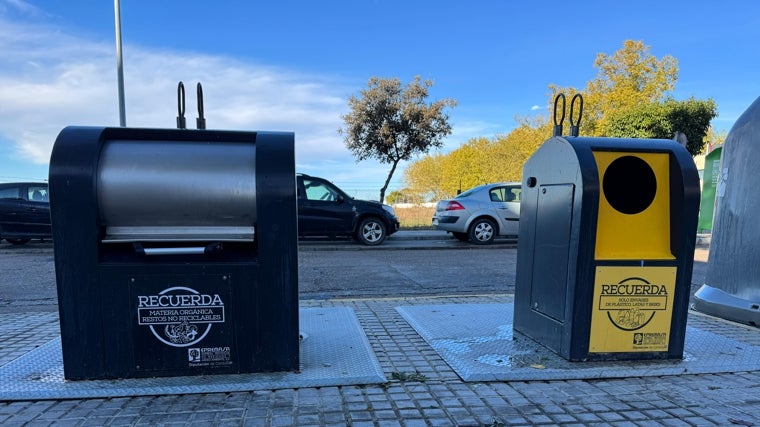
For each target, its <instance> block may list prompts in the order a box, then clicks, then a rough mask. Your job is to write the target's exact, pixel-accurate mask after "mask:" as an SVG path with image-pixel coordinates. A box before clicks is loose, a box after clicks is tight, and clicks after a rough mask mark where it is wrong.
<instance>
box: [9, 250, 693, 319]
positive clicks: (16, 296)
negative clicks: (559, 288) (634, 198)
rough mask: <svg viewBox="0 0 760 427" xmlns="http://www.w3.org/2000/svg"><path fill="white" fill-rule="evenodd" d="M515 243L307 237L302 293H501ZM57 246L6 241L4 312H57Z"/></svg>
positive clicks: (507, 286) (508, 282)
mask: <svg viewBox="0 0 760 427" xmlns="http://www.w3.org/2000/svg"><path fill="white" fill-rule="evenodd" d="M707 254H708V248H707V247H698V248H697V251H696V253H695V260H694V270H693V278H692V283H693V284H694V286H693V287H692V291H695V290H696V289H698V287H699V285H701V284H702V283H704V277H705V270H706V266H707ZM516 255H517V249H516V244H515V242H514V241H513V240H500V241H499V242H497V244H495V245H492V246H488V247H478V246H473V245H470V244H467V243H463V242H459V241H456V240H454V239H451V238H448V237H446V236H445V235H442V236H441V237H440V238H426V239H398V238H397V239H389V240H388V241H387V242H386V243H384V244H383V245H382V246H380V247H377V248H369V247H366V246H362V245H359V244H357V243H353V242H350V241H335V242H302V243H301V244H300V249H299V255H298V256H299V269H298V274H299V292H300V298H301V299H302V300H307V299H334V298H383V297H398V296H444V295H447V296H451V295H486V294H503V293H511V292H513V291H514V285H515V267H516V264H515V263H516ZM57 310H58V306H57V297H56V284H55V267H54V262H53V245H52V243H50V242H43V243H39V242H32V243H29V244H27V245H25V246H13V245H10V244H8V243H6V242H5V241H3V242H2V243H0V313H9V312H40V311H42V312H45V311H57Z"/></svg>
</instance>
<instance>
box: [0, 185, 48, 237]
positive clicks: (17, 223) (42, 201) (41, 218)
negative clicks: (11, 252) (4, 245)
mask: <svg viewBox="0 0 760 427" xmlns="http://www.w3.org/2000/svg"><path fill="white" fill-rule="evenodd" d="M52 237H53V234H52V231H51V227H50V199H49V197H48V185H47V184H45V183H37V182H14V183H4V184H0V239H5V240H7V241H8V242H10V243H13V244H14V245H23V244H25V243H27V242H28V241H30V240H32V239H50V238H52Z"/></svg>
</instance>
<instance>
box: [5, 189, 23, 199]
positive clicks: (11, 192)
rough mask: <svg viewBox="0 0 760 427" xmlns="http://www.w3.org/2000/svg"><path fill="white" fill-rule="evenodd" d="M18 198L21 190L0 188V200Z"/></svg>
mask: <svg viewBox="0 0 760 427" xmlns="http://www.w3.org/2000/svg"><path fill="white" fill-rule="evenodd" d="M20 198H21V188H19V187H9V188H0V199H20Z"/></svg>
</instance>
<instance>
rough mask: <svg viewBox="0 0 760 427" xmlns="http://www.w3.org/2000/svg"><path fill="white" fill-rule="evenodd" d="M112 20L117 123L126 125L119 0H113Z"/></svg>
mask: <svg viewBox="0 0 760 427" xmlns="http://www.w3.org/2000/svg"><path fill="white" fill-rule="evenodd" d="M113 9H114V20H115V21H116V71H117V75H118V79H119V125H120V126H121V127H126V126H127V113H126V111H125V110H126V109H125V106H124V105H125V104H124V63H123V62H122V59H121V13H120V9H121V6H120V5H119V0H113Z"/></svg>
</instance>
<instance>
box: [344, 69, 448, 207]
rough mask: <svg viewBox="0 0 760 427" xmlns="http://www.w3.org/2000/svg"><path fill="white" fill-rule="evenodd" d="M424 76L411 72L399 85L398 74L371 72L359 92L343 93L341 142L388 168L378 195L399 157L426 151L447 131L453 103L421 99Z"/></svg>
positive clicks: (426, 84)
mask: <svg viewBox="0 0 760 427" xmlns="http://www.w3.org/2000/svg"><path fill="white" fill-rule="evenodd" d="M432 86H433V82H432V81H430V80H425V81H422V80H421V78H420V77H419V76H416V77H415V78H414V80H413V81H412V82H410V83H409V84H407V85H406V86H402V84H401V81H400V80H399V79H398V78H392V79H385V78H379V77H372V78H370V79H369V82H368V83H367V88H366V89H364V90H362V91H361V94H360V96H358V97H357V96H351V97H350V98H349V99H348V105H349V107H350V110H351V111H350V112H349V113H348V114H346V115H344V116H343V121H344V123H345V127H344V128H341V129H340V130H339V131H338V132H339V133H340V134H341V135H343V137H344V142H345V144H346V147H348V149H349V150H350V151H351V152H352V153H353V155H354V156H355V157H356V159H357V161H362V160H367V159H370V158H374V159H376V160H378V161H379V162H381V163H386V164H390V165H391V168H390V171H389V172H388V177H387V179H386V180H385V184H383V187H382V188H381V189H380V201H383V200H384V199H385V191H386V190H387V189H388V184H389V183H390V181H391V178H392V177H393V174H394V172H395V171H396V167H397V166H398V164H399V162H401V161H404V160H409V159H411V157H412V156H413V155H415V154H423V153H427V152H428V151H429V150H430V149H431V148H433V147H441V146H442V145H443V138H444V137H445V136H447V135H449V134H451V125H450V124H449V116H448V114H446V112H445V111H444V110H445V108H446V107H454V106H455V105H456V101H455V100H453V99H448V98H446V99H442V100H438V101H435V102H431V103H427V98H428V95H429V89H430V87H432Z"/></svg>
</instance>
